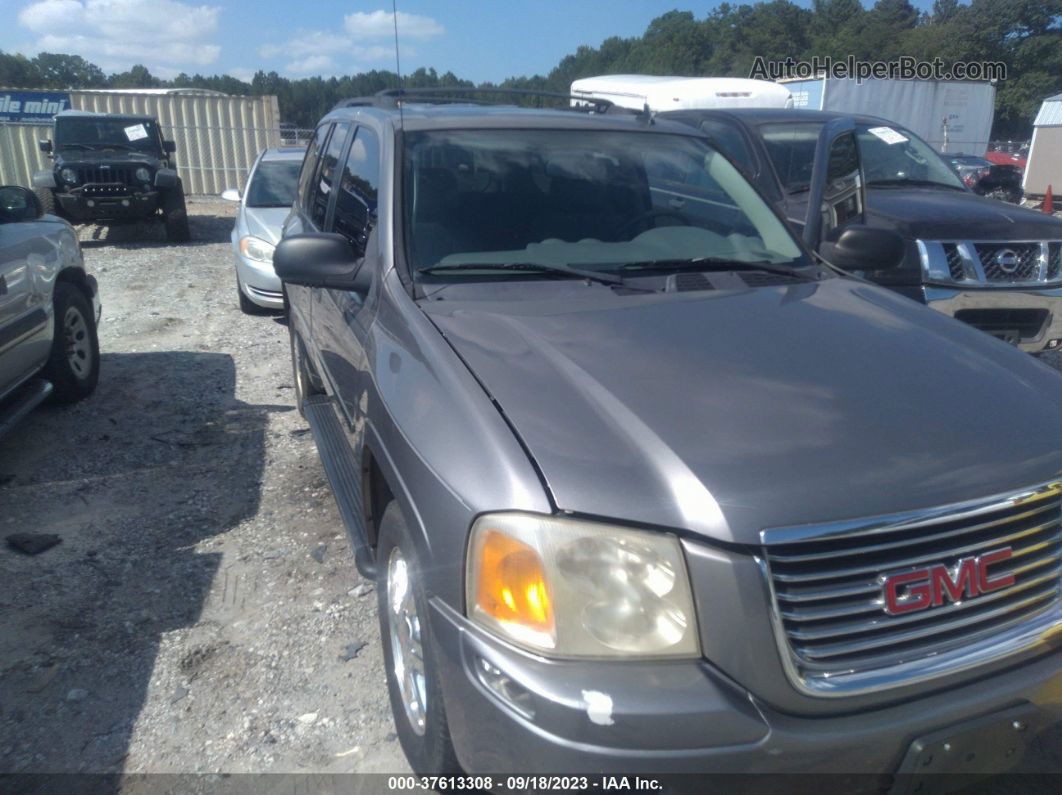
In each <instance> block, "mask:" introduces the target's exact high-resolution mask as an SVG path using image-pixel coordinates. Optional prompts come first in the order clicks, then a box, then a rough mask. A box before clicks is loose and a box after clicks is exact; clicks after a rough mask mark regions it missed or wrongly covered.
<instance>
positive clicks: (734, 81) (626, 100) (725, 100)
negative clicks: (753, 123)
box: [571, 75, 793, 113]
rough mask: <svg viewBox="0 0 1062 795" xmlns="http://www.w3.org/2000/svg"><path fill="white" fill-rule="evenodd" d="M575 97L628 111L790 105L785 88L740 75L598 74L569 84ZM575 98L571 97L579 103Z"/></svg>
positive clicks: (573, 103) (791, 98)
mask: <svg viewBox="0 0 1062 795" xmlns="http://www.w3.org/2000/svg"><path fill="white" fill-rule="evenodd" d="M571 93H572V94H573V95H574V96H575V97H582V96H585V97H587V98H588V99H591V98H592V99H607V100H609V101H610V102H612V103H613V104H614V105H618V106H620V107H622V108H631V109H632V110H642V109H643V108H644V107H645V106H646V105H648V106H649V110H651V111H654V112H658V113H660V112H663V111H668V110H697V109H703V108H791V107H793V95H792V94H791V93H790V91H789V89H788V88H786V87H785V86H783V85H779V84H778V83H772V82H770V81H769V80H749V79H746V78H740V77H662V76H658V75H602V76H600V77H584V78H582V79H580V80H576V81H574V82H573V83H572V88H571ZM580 104H584V103H581V102H580V101H579V100H578V99H573V100H572V105H573V106H579V105H580Z"/></svg>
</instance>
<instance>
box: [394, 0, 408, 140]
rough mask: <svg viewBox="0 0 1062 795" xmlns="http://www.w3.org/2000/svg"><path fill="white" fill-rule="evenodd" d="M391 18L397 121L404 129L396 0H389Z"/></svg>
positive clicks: (402, 86) (402, 85) (403, 82)
mask: <svg viewBox="0 0 1062 795" xmlns="http://www.w3.org/2000/svg"><path fill="white" fill-rule="evenodd" d="M391 19H392V20H393V21H394V23H395V72H396V73H397V74H398V89H399V91H400V92H401V94H399V97H398V123H399V126H401V127H402V129H403V130H404V129H405V127H406V118H405V115H404V114H403V113H402V105H403V104H404V103H403V102H402V95H404V94H405V93H406V86H405V81H403V80H402V61H401V60H400V59H399V57H398V0H391Z"/></svg>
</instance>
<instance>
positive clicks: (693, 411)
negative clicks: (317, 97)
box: [273, 90, 1062, 775]
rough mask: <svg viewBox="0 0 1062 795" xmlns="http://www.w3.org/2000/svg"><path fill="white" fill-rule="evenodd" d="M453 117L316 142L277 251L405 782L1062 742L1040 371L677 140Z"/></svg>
mask: <svg viewBox="0 0 1062 795" xmlns="http://www.w3.org/2000/svg"><path fill="white" fill-rule="evenodd" d="M431 99H432V95H429V96H427V97H422V96H418V95H414V94H411V93H405V92H402V91H400V90H399V91H392V92H387V93H385V94H383V95H379V96H377V97H373V98H369V99H361V100H351V101H348V102H345V103H341V105H340V106H338V107H337V108H336V109H335V110H333V111H332V112H331V113H329V114H328V115H327V116H326V117H325V118H324V119H323V120H322V121H321V123H320V125H319V126H318V128H317V131H316V134H315V136H314V139H313V140H312V141H311V143H310V145H309V148H308V152H307V156H306V158H305V161H304V163H303V168H302V173H301V176H300V183H299V189H298V195H297V196H296V199H295V204H294V207H293V210H292V213H291V215H290V216H289V218H288V220H287V222H286V224H285V229H284V235H283V239H282V240H281V241H280V243H279V244H278V246H277V248H276V251H275V254H274V260H273V261H274V265H275V267H276V271H277V273H278V275H279V276H280V277H281V279H282V280H283V283H284V288H285V294H286V300H287V304H288V311H289V320H290V323H289V329H290V332H291V350H292V359H293V364H294V370H295V379H296V385H297V386H296V389H297V397H298V404H299V408H300V410H301V411H302V412H303V413H304V415H305V417H306V418H307V420H308V421H309V424H310V427H311V429H312V431H313V433H314V436H315V439H316V442H317V447H318V450H319V452H320V455H321V458H322V461H323V463H324V467H325V470H326V472H327V474H328V477H329V479H330V481H331V484H332V488H333V491H334V493H335V497H336V501H337V504H338V506H339V511H340V515H341V516H342V518H343V521H344V522H345V524H346V527H347V530H348V532H349V534H350V537H351V541H352V547H353V549H354V558H355V563H356V565H357V567H358V569H359V571H360V572H361V573H362V574H363V575H364V576H366V577H369V578H373V579H375V581H376V585H377V587H376V590H377V593H378V595H379V617H380V626H381V635H382V641H383V647H384V661H385V664H386V675H387V684H388V688H389V691H390V697H391V704H392V708H393V712H394V720H395V726H396V730H397V734H398V737H399V739H400V741H401V743H402V746H403V748H404V750H405V752H406V754H407V756H408V758H409V761H410V763H411V765H412V767H413V768H414V770H416V771H417V772H420V773H433V774H446V773H455V772H457V771H460V770H464V771H468V772H471V773H477V774H487V773H504V772H507V773H529V772H537V773H573V774H576V773H591V772H632V773H682V772H687V773H706V772H720V773H733V772H754V773H763V772H805V773H808V772H842V771H843V772H849V773H854V772H863V773H879V774H886V775H887V774H896V773H903V772H909V771H919V772H923V773H924V772H956V771H970V772H975V771H979V770H990V771H998V770H1002V769H1004V768H1006V767H1007V766H1008V765H1010V764H1012V763H1013V762H1015V761H1016V760H1017V759H1019V758H1020V757H1021V755H1022V752H1023V750H1024V749H1025V748H1026V746H1027V745H1028V744H1029V743H1030V742H1032V738H1033V737H1034V736H1036V735H1037V734H1038V733H1040V732H1041V731H1042V730H1044V729H1045V728H1047V727H1049V726H1052V725H1054V724H1057V723H1058V722H1059V721H1062V666H1060V660H1062V657H1060V652H1059V647H1060V645H1062V601H1060V596H1059V589H1060V578H1059V574H1060V556H1062V529H1060V521H1062V513H1060V511H1062V508H1060V506H1062V423H1060V420H1059V411H1058V405H1059V403H1058V399H1059V394H1060V390H1062V379H1060V377H1059V374H1058V373H1057V372H1055V371H1053V370H1052V369H1050V368H1049V367H1047V366H1046V365H1045V364H1043V363H1041V362H1039V361H1037V360H1036V359H1035V358H1032V357H1028V356H1026V355H1024V354H1022V353H1020V352H1019V351H1018V350H1016V349H1015V348H1014V347H1012V346H1010V345H1007V344H1005V343H1004V342H1001V341H999V340H996V339H992V338H991V337H989V336H988V335H986V334H983V333H982V332H980V331H978V330H976V329H974V328H972V327H971V326H969V325H966V324H963V323H960V322H957V321H955V320H954V319H952V318H949V317H946V316H944V315H943V314H941V313H939V312H935V311H932V310H931V309H928V308H927V307H925V306H921V305H919V304H917V303H915V302H913V301H910V300H908V299H907V298H905V297H903V296H901V295H898V294H897V293H895V292H892V291H889V290H886V289H883V288H881V287H878V286H876V285H873V284H870V283H868V282H866V281H863V280H860V279H856V278H852V277H850V276H847V275H845V274H844V273H843V272H842V271H841V270H840V268H843V267H851V263H852V262H854V261H856V260H860V261H863V262H867V261H872V263H873V265H874V267H875V268H877V269H879V270H884V269H885V268H887V267H889V266H892V267H896V266H899V264H900V263H901V262H902V260H903V257H904V245H903V241H902V240H901V239H899V238H898V237H897V236H896V235H895V234H894V233H892V232H889V231H886V230H881V229H871V228H867V227H865V226H862V225H859V224H850V225H848V226H846V228H845V230H844V232H843V233H841V234H840V235H838V236H833V237H834V238H835V239H831V240H830V241H829V242H826V243H823V245H822V246H821V247H819V251H820V253H821V254H822V260H817V259H816V258H814V256H813V255H812V254H811V253H810V251H809V249H808V248H806V247H805V245H804V244H803V243H802V242H801V241H799V240H797V239H796V238H795V237H794V236H793V234H792V232H791V231H790V227H789V226H788V225H787V223H786V222H785V220H784V219H783V218H782V217H781V216H780V215H779V214H778V212H777V211H776V210H775V209H774V208H773V207H772V205H771V203H770V202H769V201H768V200H766V199H765V198H764V197H763V196H761V194H760V193H759V192H758V191H757V189H756V188H755V187H753V185H751V184H750V183H749V181H748V180H747V179H746V178H745V177H744V176H743V173H742V171H741V170H740V169H739V168H737V167H735V164H734V163H732V162H731V161H730V160H728V159H727V157H725V156H724V155H722V154H720V153H719V151H718V150H716V149H715V148H714V147H713V145H712V144H711V143H710V141H709V139H708V138H706V137H705V136H704V135H703V133H701V132H699V131H697V130H695V129H693V128H692V127H690V126H687V125H683V124H678V123H674V122H668V121H663V120H653V119H652V118H649V117H648V115H647V114H645V115H635V114H629V113H623V112H619V111H617V110H615V109H612V108H609V107H608V106H607V103H601V104H600V105H598V106H597V107H596V108H594V112H589V113H579V112H574V111H561V110H556V111H555V110H545V109H521V108H516V107H506V106H482V105H475V104H461V103H459V102H458V103H454V102H449V103H437V102H433V101H430V100H431ZM855 134H856V131H855V127H854V125H853V123H852V121H851V120H850V119H849V120H844V119H840V120H835V121H834V122H831V123H830V124H827V125H825V126H824V128H823V129H822V131H821V133H820V139H819V141H818V142H817V145H816V156H815V165H814V168H813V169H812V179H811V185H810V190H809V205H810V206H811V207H815V208H816V210H817V211H818V212H815V213H811V214H809V219H808V224H809V225H810V226H811V227H812V229H814V230H817V231H816V234H822V235H823V236H827V235H829V233H830V230H829V229H828V228H827V227H828V226H829V225H830V219H831V218H835V217H839V216H844V214H845V213H844V210H845V209H846V208H850V207H851V206H853V205H854V204H857V203H858V202H861V201H863V200H864V198H863V196H862V195H861V194H860V191H861V190H862V186H863V180H861V179H860V177H859V175H860V164H859V159H858V157H859V156H858V147H857V146H856V143H855V137H854V136H855ZM662 180H666V181H667V183H668V185H670V186H671V187H670V188H669V189H668V190H669V191H673V186H674V185H675V184H676V183H682V184H688V185H690V186H694V187H695V188H696V190H697V194H698V195H699V196H702V197H704V196H705V195H707V194H708V193H710V194H711V195H712V196H714V198H713V199H712V200H711V201H707V200H704V201H698V202H690V203H687V204H686V205H685V206H684V207H682V208H681V210H680V209H676V208H675V207H673V206H670V205H669V204H668V203H667V197H668V195H670V194H669V193H667V192H661V191H660V190H658V188H659V186H660V182H661V181H662ZM827 210H828V211H827ZM827 261H828V262H829V264H827Z"/></svg>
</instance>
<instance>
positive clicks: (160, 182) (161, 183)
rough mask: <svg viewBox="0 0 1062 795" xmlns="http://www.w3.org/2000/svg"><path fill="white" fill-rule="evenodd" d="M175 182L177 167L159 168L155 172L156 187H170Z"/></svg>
mask: <svg viewBox="0 0 1062 795" xmlns="http://www.w3.org/2000/svg"><path fill="white" fill-rule="evenodd" d="M176 184H177V169H175V168H160V169H159V170H158V171H156V172H155V187H156V188H172V187H174V186H175V185H176Z"/></svg>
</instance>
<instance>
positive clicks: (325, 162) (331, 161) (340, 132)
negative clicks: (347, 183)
mask: <svg viewBox="0 0 1062 795" xmlns="http://www.w3.org/2000/svg"><path fill="white" fill-rule="evenodd" d="M348 129H350V125H349V124H347V123H345V122H344V123H341V124H337V125H335V129H333V130H332V135H331V137H330V138H329V139H328V143H327V144H326V145H325V148H324V153H323V154H322V155H321V163H320V166H319V167H318V169H317V178H316V180H315V181H314V184H313V186H312V187H311V188H310V191H311V193H310V207H309V210H310V220H311V221H312V222H313V225H314V226H316V227H317V228H318V229H323V228H324V223H325V216H327V215H328V200H329V199H330V198H331V196H332V180H333V179H334V177H335V173H336V164H337V163H338V162H339V157H340V155H341V154H342V149H343V143H344V142H345V141H346V139H347V130H348Z"/></svg>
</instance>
